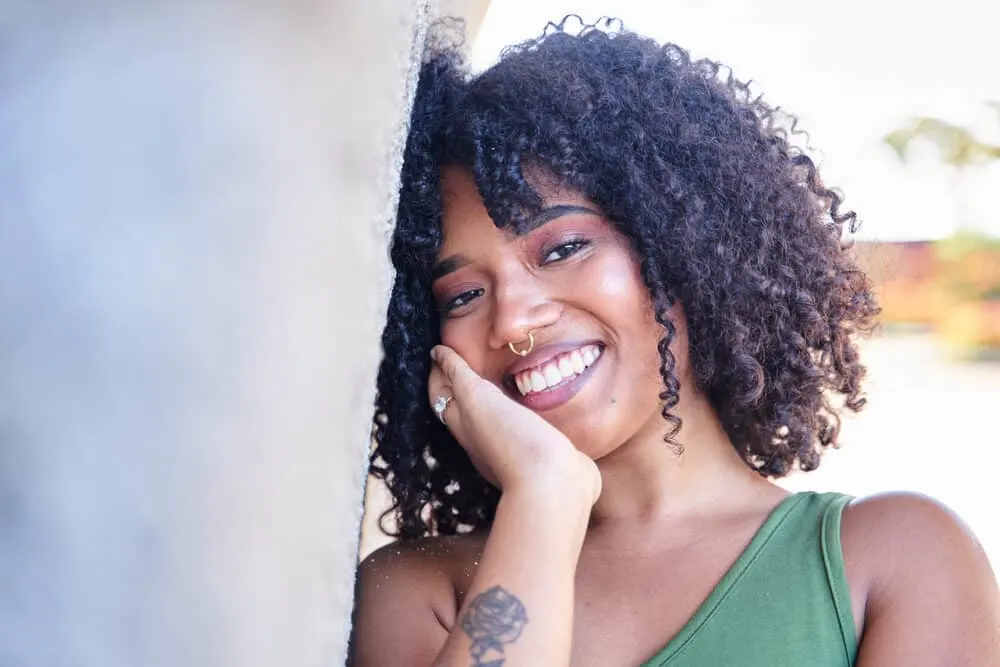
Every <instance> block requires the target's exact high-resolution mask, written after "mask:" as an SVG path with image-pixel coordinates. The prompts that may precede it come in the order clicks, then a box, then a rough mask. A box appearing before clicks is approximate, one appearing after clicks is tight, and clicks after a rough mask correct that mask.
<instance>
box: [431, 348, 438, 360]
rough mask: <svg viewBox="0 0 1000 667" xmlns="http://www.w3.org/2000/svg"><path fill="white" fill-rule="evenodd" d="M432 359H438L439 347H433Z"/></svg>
mask: <svg viewBox="0 0 1000 667" xmlns="http://www.w3.org/2000/svg"><path fill="white" fill-rule="evenodd" d="M431 359H433V360H434V361H435V362H436V361H437V360H438V349H437V347H432V348H431Z"/></svg>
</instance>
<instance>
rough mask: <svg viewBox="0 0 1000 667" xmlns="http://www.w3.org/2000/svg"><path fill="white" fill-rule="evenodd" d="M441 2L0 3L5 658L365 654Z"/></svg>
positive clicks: (81, 661)
mask: <svg viewBox="0 0 1000 667" xmlns="http://www.w3.org/2000/svg"><path fill="white" fill-rule="evenodd" d="M426 12H427V7H426V5H425V3H422V2H409V1H408V0H369V1H368V2H365V3H355V2H348V1H347V0H341V1H331V0H327V1H325V2H321V1H319V0H282V1H281V2H274V1H272V2H265V1H263V0H174V2H171V3H130V2H115V1H113V0H103V1H100V2H99V1H97V0H90V1H87V0H75V1H74V2H72V3H70V2H58V1H57V0H31V2H20V3H18V2H14V3H6V4H5V5H4V11H3V13H2V15H0V43H2V44H3V58H2V59H0V147H2V149H0V174H2V177H0V368H2V369H3V370H2V373H0V664H2V665H11V666H15V665H16V666H17V667H41V666H45V667H62V666H66V667H69V666H72V667H139V666H141V667H177V666H178V665H184V666H185V667H223V666H225V667H230V666H231V667H251V666H253V667H256V666H260V667H265V666H266V667H274V666H275V665H281V666H282V667H299V666H303V667H304V666H307V665H309V666H319V665H324V666H328V665H336V664H341V663H342V662H343V656H344V640H345V637H346V634H347V617H348V614H349V611H350V607H351V583H352V579H353V573H354V565H355V563H356V557H357V525H358V520H359V518H360V512H361V497H362V482H363V466H364V455H365V448H366V444H367V440H368V437H369V431H370V415H371V405H372V399H373V391H374V390H373V385H374V376H375V369H376V365H377V361H378V356H379V349H378V340H379V334H380V330H381V322H382V317H383V313H384V306H385V289H386V287H387V284H388V282H387V281H388V263H387V260H386V253H385V248H384V240H385V238H386V233H387V231H388V226H389V222H390V216H391V212H392V210H393V208H394V207H393V203H392V200H391V199H392V197H391V195H392V193H393V191H394V189H395V181H396V177H397V176H396V172H395V167H396V159H397V158H398V154H396V153H394V147H395V148H398V146H399V141H400V140H401V139H402V135H401V134H400V132H401V129H402V128H401V125H400V123H401V121H402V119H403V117H404V115H405V107H406V101H407V85H406V84H407V81H408V79H407V77H408V76H409V75H410V74H411V73H412V72H413V68H412V66H411V60H412V56H413V55H414V54H415V53H416V52H417V51H416V50H415V49H416V47H417V46H418V44H419V40H420V31H419V30H418V28H419V27H420V26H421V25H423V21H424V19H425V18H426V16H425V14H426Z"/></svg>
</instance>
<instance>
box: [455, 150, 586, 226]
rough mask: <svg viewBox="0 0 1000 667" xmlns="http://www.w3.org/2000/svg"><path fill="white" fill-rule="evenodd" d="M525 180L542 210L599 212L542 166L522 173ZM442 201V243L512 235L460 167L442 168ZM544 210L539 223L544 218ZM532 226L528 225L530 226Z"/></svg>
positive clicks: (470, 174) (473, 181) (466, 171)
mask: <svg viewBox="0 0 1000 667" xmlns="http://www.w3.org/2000/svg"><path fill="white" fill-rule="evenodd" d="M525 179H526V180H527V181H528V182H529V183H530V184H531V187H532V188H533V189H534V190H535V192H536V193H537V194H538V195H539V197H540V198H541V200H542V206H543V209H549V208H552V207H559V206H560V205H569V206H575V207H580V206H582V207H583V208H585V209H587V210H589V211H590V212H596V213H599V214H600V207H599V206H597V204H595V203H594V202H592V201H591V200H590V199H589V198H587V197H586V196H584V195H583V194H581V193H579V192H576V191H574V190H572V189H570V188H566V187H562V186H560V185H559V184H558V183H557V182H556V180H555V178H553V177H552V176H551V175H549V174H547V173H546V172H544V171H543V170H541V169H534V170H531V171H529V172H527V173H526V174H525ZM440 187H441V204H442V221H441V225H442V235H443V236H444V242H445V243H448V240H449V237H451V238H452V239H453V240H454V239H456V237H458V236H466V235H471V234H474V235H476V236H479V235H483V236H490V237H495V238H496V239H497V240H500V239H503V240H507V241H510V240H512V239H514V238H515V234H514V232H513V231H512V230H507V229H503V228H499V227H497V225H496V224H495V222H494V221H493V219H492V218H490V216H489V213H488V211H487V210H486V204H485V202H484V201H483V198H482V195H481V194H480V193H479V189H478V188H477V187H476V182H475V179H474V178H473V176H472V173H471V172H470V171H469V170H467V169H464V168H461V167H454V166H448V167H444V168H443V169H442V170H441V185H440ZM544 213H545V211H544V210H543V212H542V215H540V216H539V222H544V221H545V220H546V219H547V217H549V216H546V215H545V214H544ZM531 226H532V225H529V228H530V227H531Z"/></svg>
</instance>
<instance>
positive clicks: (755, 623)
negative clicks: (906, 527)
mask: <svg viewBox="0 0 1000 667" xmlns="http://www.w3.org/2000/svg"><path fill="white" fill-rule="evenodd" d="M848 501H850V497H849V496H845V495H842V494H838V493H813V492H805V493H799V494H795V495H792V496H789V497H788V498H786V499H785V500H784V501H782V503H781V504H780V505H778V507H777V508H776V509H775V510H774V511H773V512H772V513H771V515H770V516H769V517H768V518H767V520H766V521H765V522H764V525H763V526H761V528H760V530H759V531H758V532H757V534H756V535H755V536H754V538H753V539H752V540H751V541H750V544H749V545H748V546H747V548H746V550H745V551H744V552H743V554H742V555H741V556H740V557H739V559H737V561H736V563H735V564H734V565H733V566H732V568H730V570H729V571H728V572H727V573H726V574H725V576H723V578H722V580H721V581H720V582H719V584H718V585H717V586H716V587H715V589H714V590H713V591H712V592H711V593H710V594H709V596H708V598H707V599H706V600H705V602H704V603H702V605H701V607H699V608H698V611H696V612H695V614H694V616H692V617H691V620H690V621H688V622H687V624H685V625H684V627H683V628H682V629H681V631H680V632H678V633H677V635H676V636H675V637H674V638H673V639H672V640H670V643H669V644H667V646H666V647H664V648H663V650H662V651H660V652H659V653H657V654H656V655H655V656H654V657H653V658H651V659H650V660H648V661H646V662H645V663H644V664H643V667H725V666H728V665H738V666H739V667H801V666H802V665H809V667H850V666H851V665H853V664H854V661H855V657H856V654H857V645H858V641H857V637H856V632H855V629H854V619H853V614H852V612H851V597H850V592H849V590H848V586H847V576H846V574H845V572H844V556H843V552H842V550H841V546H840V516H841V513H842V512H843V509H844V505H846V504H847V502H848Z"/></svg>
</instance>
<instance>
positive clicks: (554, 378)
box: [542, 364, 563, 387]
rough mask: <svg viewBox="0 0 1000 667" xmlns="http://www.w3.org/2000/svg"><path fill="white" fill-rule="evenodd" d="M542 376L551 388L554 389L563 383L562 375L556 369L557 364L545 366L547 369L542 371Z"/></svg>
mask: <svg viewBox="0 0 1000 667" xmlns="http://www.w3.org/2000/svg"><path fill="white" fill-rule="evenodd" d="M542 374H543V375H544V376H545V384H547V385H548V386H549V387H554V386H556V385H557V384H559V383H560V382H562V381H563V376H562V373H560V372H559V369H558V368H556V366H555V364H545V368H543V369H542Z"/></svg>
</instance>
